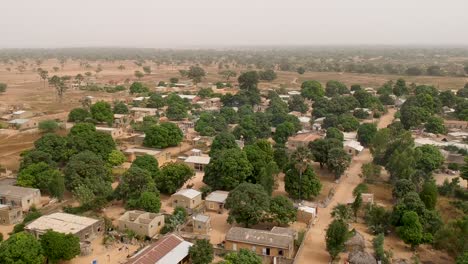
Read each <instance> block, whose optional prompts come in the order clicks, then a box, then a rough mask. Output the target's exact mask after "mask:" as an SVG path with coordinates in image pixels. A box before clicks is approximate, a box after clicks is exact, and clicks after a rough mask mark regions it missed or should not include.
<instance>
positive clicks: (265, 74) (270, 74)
mask: <svg viewBox="0 0 468 264" xmlns="http://www.w3.org/2000/svg"><path fill="white" fill-rule="evenodd" d="M258 75H259V77H260V80H263V81H268V82H271V81H273V80H274V79H276V77H277V75H276V72H275V71H273V70H271V69H270V70H266V71H260V72H258Z"/></svg>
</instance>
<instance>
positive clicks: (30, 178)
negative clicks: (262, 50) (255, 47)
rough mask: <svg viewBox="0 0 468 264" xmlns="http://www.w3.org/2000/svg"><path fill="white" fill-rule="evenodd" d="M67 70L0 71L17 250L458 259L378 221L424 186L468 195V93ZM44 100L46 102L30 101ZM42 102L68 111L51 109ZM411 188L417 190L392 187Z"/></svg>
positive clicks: (173, 72)
mask: <svg viewBox="0 0 468 264" xmlns="http://www.w3.org/2000/svg"><path fill="white" fill-rule="evenodd" d="M32 63H33V62H31V64H32ZM53 63H54V62H53V61H47V62H44V63H43V65H42V66H41V67H40V69H39V70H35V71H31V72H25V73H22V74H16V75H14V76H13V77H9V79H8V80H4V78H6V76H7V75H9V74H8V73H6V72H2V71H1V70H0V82H7V81H8V88H7V90H6V92H5V93H4V94H2V93H0V125H1V126H0V128H1V129H0V145H3V146H0V151H1V152H0V157H1V159H0V169H1V172H0V233H1V235H2V238H3V240H4V241H8V239H9V237H11V236H13V237H14V236H16V234H17V233H18V234H23V233H25V234H30V235H32V236H33V237H34V238H35V239H40V238H41V236H43V235H44V234H47V233H48V232H50V230H52V231H55V232H57V233H61V234H72V235H73V236H74V237H77V238H78V241H79V251H78V252H76V254H74V255H73V257H71V258H60V259H59V260H61V261H63V262H62V263H76V264H78V263H204V262H196V260H195V259H194V258H196V257H198V258H200V256H199V255H198V256H197V252H195V249H198V250H200V252H203V250H204V249H205V248H204V247H208V248H210V249H211V252H212V253H211V255H213V257H212V260H210V262H206V263H211V262H212V263H243V262H235V261H240V260H239V259H242V256H240V255H242V254H246V256H244V257H247V256H248V255H249V254H251V253H253V256H254V258H258V259H259V261H260V263H275V264H282V263H284V264H293V263H294V264H302V263H329V261H330V259H331V260H332V261H338V262H336V263H354V264H358V263H413V262H410V261H411V259H412V258H414V256H415V251H414V250H413V249H414V246H419V248H418V252H419V253H418V257H419V258H420V259H421V261H425V260H431V261H433V262H432V263H452V262H453V260H454V255H451V254H452V252H453V251H449V252H450V253H447V252H446V251H442V250H441V249H440V248H439V249H434V248H433V245H434V244H430V243H423V242H422V241H420V242H414V241H411V242H408V240H405V238H404V234H403V233H402V231H401V233H400V231H398V233H397V231H394V230H401V229H403V227H405V225H404V223H403V222H404V221H403V220H401V221H400V222H399V223H398V224H396V228H392V227H391V226H392V225H395V224H390V223H387V222H388V220H387V222H386V223H385V224H384V223H383V222H385V221H384V220H382V219H380V220H378V221H381V222H379V224H376V225H381V226H385V227H379V228H380V229H379V230H380V231H378V232H377V231H375V232H374V231H372V230H375V228H374V227H370V226H371V224H370V222H372V221H374V220H369V219H370V218H371V216H370V215H371V213H370V212H373V210H380V208H382V209H381V210H383V212H384V214H387V215H385V216H383V218H390V216H389V215H390V212H391V211H392V207H393V206H394V205H395V204H397V205H398V204H399V203H402V201H403V200H404V199H406V198H407V196H411V195H412V193H415V192H416V193H417V192H425V190H426V182H430V181H429V180H428V178H429V177H433V179H434V181H435V183H436V184H437V186H438V187H436V188H441V186H445V187H447V186H448V187H447V188H449V187H450V188H452V189H451V190H452V192H457V190H460V191H461V190H463V189H465V191H466V187H467V185H466V178H465V176H463V177H459V176H460V171H461V168H462V167H463V166H468V165H467V164H466V163H467V159H466V155H467V152H468V142H467V140H468V121H466V113H464V112H465V111H466V108H464V107H465V106H466V98H467V96H466V94H468V92H466V90H467V89H468V87H467V86H465V88H462V87H460V88H459V89H457V90H454V91H450V90H446V91H443V92H440V93H439V92H438V91H437V90H436V89H435V88H434V87H433V86H430V85H431V84H427V85H425V84H419V83H418V84H414V86H412V85H413V84H412V85H410V84H406V83H404V80H402V79H398V80H397V81H396V82H395V81H389V82H385V83H382V84H381V85H380V86H376V87H361V85H358V84H354V83H353V84H352V85H351V84H350V83H349V82H346V83H347V84H348V86H347V85H345V84H344V83H342V82H339V81H333V80H330V81H327V82H319V81H313V80H310V79H305V77H302V76H300V75H298V76H296V77H294V78H292V79H293V81H292V82H291V81H289V85H287V86H285V85H281V87H280V85H277V84H276V83H274V82H272V81H273V80H274V79H276V78H277V77H276V73H275V72H274V71H270V72H269V71H265V72H262V71H259V72H258V73H257V71H254V70H249V71H247V70H243V71H239V74H238V76H237V74H236V72H235V71H234V70H232V71H231V73H227V72H224V75H222V76H215V74H213V73H210V74H208V73H205V70H204V69H202V68H201V67H199V66H179V67H178V68H174V67H168V68H167V69H164V70H161V72H163V71H164V72H165V74H167V73H168V74H167V75H166V78H161V76H160V75H158V74H151V68H149V69H148V68H146V70H145V67H143V70H142V71H143V72H141V71H140V70H139V69H141V68H140V67H139V66H137V65H132V64H131V62H128V61H127V62H117V63H115V62H113V63H106V62H102V66H101V63H98V64H96V65H97V66H95V74H94V75H93V74H84V72H82V68H83V67H84V69H88V68H86V67H88V66H81V65H82V64H83V63H82V62H78V61H69V62H66V63H64V64H65V66H64V67H63V69H62V70H59V71H58V72H57V73H55V72H54V73H52V72H47V71H46V70H44V69H45V67H46V65H53ZM78 64H80V66H78ZM124 64H125V67H124ZM83 65H84V64H83ZM110 65H112V67H113V68H112V69H111V66H110ZM89 67H91V66H89ZM100 67H102V68H101V69H100V70H98V69H99V68H100ZM119 67H120V68H121V69H118V68H119ZM146 67H149V66H146ZM67 68H68V69H67ZM134 68H135V69H136V70H135V71H134V76H132V71H133V69H134ZM41 71H42V72H41ZM153 71H154V72H157V71H158V70H157V69H156V67H155V66H153ZM226 71H227V70H226ZM88 72H89V71H88ZM122 72H125V74H122ZM278 72H279V71H278ZM41 73H42V75H45V76H46V77H45V78H42V76H41ZM72 75H73V77H70V76H72ZM89 75H92V76H89ZM120 75H122V76H123V75H125V77H121V76H120ZM269 75H272V77H270V76H269ZM278 75H279V73H278ZM9 76H11V75H9ZM55 77H56V78H57V79H56V80H54V78H55ZM169 77H170V78H169ZM236 77H238V78H236ZM287 77H288V78H289V77H290V76H289V75H287ZM280 78H285V77H284V76H281V77H280ZM298 78H300V81H299V79H298ZM22 85H23V86H24V85H27V89H24V88H23V90H22V91H23V93H22V94H21V93H20V94H14V92H12V93H11V94H9V93H10V91H13V90H14V89H15V88H17V87H20V86H22ZM389 87H390V88H389ZM111 88H112V89H113V90H112V92H106V89H107V90H109V89H111ZM389 89H390V91H389V92H388V90H389ZM34 90H40V93H43V96H44V97H43V98H41V99H39V100H38V99H34V98H32V97H31V99H29V97H28V94H29V93H31V91H34ZM434 90H435V91H434ZM460 91H462V92H460ZM463 92H464V93H465V95H464V96H463V95H461V94H462V93H463ZM429 94H430V95H431V96H432V97H433V98H437V100H439V98H440V100H439V101H441V103H440V104H439V105H437V106H434V105H435V103H434V105H431V106H429V108H431V111H432V112H431V113H430V114H427V113H426V112H424V113H419V112H418V111H419V110H418V111H417V110H414V109H415V108H416V107H418V109H419V108H424V107H426V105H427V104H426V103H427V102H428V101H430V100H433V99H432V97H431V99H430V100H429V99H427V98H426V99H421V98H422V97H423V96H422V95H429ZM419 95H421V96H419ZM443 95H446V97H450V98H448V99H446V100H444V99H445V98H446V97H443ZM2 97H3V98H2ZM20 98H27V99H25V102H21V101H20ZM45 98H47V99H45ZM457 98H459V99H457ZM418 100H419V101H418ZM421 100H422V101H424V102H422V103H421ZM434 101H435V99H434ZM43 102H47V103H48V104H50V105H54V106H53V107H51V108H50V110H48V111H41V110H40V109H41V107H43V105H42V104H43ZM430 102H432V101H430ZM436 108H440V111H439V110H436ZM408 109H409V110H408ZM428 115H430V116H428ZM462 115H465V116H464V117H460V116H462ZM439 116H440V117H439ZM458 117H460V118H458ZM381 131H385V133H384V132H382V133H380V132H381ZM379 133H380V134H379ZM392 144H394V145H395V147H394V149H398V150H394V149H393V150H389V149H390V147H389V146H391V145H392ZM405 144H407V145H408V146H409V147H408V150H407V149H404V148H401V146H403V145H405ZM405 146H406V145H405ZM409 149H411V150H409ZM390 151H395V152H393V154H386V153H390ZM412 151H414V152H412ZM418 151H419V152H418ZM434 151H436V152H437V153H434ZM407 152H408V153H410V154H408V153H407ZM418 153H422V154H418ZM388 155H390V156H388ZM399 155H401V157H400V156H399ZM404 155H408V156H404ZM418 155H419V156H418ZM426 155H427V156H426ZM393 156H395V157H397V158H400V159H399V160H398V159H397V158H392V157H393ZM410 157H411V158H412V159H414V160H413V161H412V162H413V163H411V162H410V161H408V163H407V164H406V163H405V162H406V161H407V160H410ZM427 157H429V158H427ZM383 160H385V161H383ZM417 166H420V167H418V170H417V171H413V170H415V167H417ZM409 170H411V172H409ZM419 171H423V172H424V173H421V175H420V176H418V177H419V178H416V177H417V176H415V175H416V174H418V172H419ZM405 173H407V174H408V175H407V177H406V178H405V177H403V176H401V175H406V174H405ZM431 175H433V176H431ZM399 177H401V178H399ZM398 184H401V185H403V184H405V187H404V188H406V189H408V190H407V191H405V192H406V193H399V192H398V191H395V190H393V189H394V186H399V185H398ZM451 184H452V185H451ZM56 186H61V187H57V188H56ZM408 186H409V187H408ZM434 186H435V185H434ZM430 187H432V186H430ZM427 188H428V189H429V187H427ZM395 189H397V188H396V187H395ZM406 189H405V190H406ZM392 190H393V192H392ZM401 192H403V191H401ZM436 192H437V191H436ZM409 193H410V194H409ZM454 195H455V194H454ZM442 196H443V195H442V194H440V191H439V198H438V199H439V202H440V201H441V200H442ZM417 197H418V199H419V196H417ZM447 197H449V195H447ZM453 197H454V196H450V198H445V196H444V198H443V199H444V202H445V204H444V205H441V204H439V203H438V204H437V206H436V205H435V204H433V205H432V208H430V207H429V205H427V204H426V203H425V200H424V203H422V202H421V203H422V204H423V207H424V204H426V206H427V208H424V209H421V210H427V211H424V212H428V211H431V212H435V210H436V209H439V210H441V211H443V210H446V209H447V208H448V207H450V208H451V210H454V211H457V210H458V209H457V208H456V207H454V206H452V203H449V200H450V201H455V200H456V199H458V198H453ZM421 200H423V198H421ZM434 203H435V202H434ZM440 203H441V202H440ZM397 205H395V208H396V207H397ZM405 206H407V207H409V205H405ZM442 206H446V207H442ZM376 208H377V209H376ZM408 210H409V209H408ZM414 210H416V209H414ZM418 210H419V209H418ZM395 211H397V210H396V209H393V212H395ZM409 211H411V212H413V210H409ZM457 212H458V211H457ZM401 214H402V215H404V216H406V213H405V212H402V213H401ZM434 214H435V213H434ZM441 214H442V213H441ZM458 215H459V213H454V214H453V215H451V216H447V215H444V214H442V220H443V221H449V220H448V219H450V218H451V217H455V216H458ZM462 215H463V213H462ZM416 217H418V215H416ZM419 217H420V218H421V222H423V221H425V219H424V220H423V216H422V214H421V215H419ZM402 218H404V217H402ZM434 218H435V217H434ZM432 220H433V219H432ZM442 220H440V222H442ZM375 221H377V220H375ZM427 221H431V220H427ZM433 221H434V222H437V221H439V220H433ZM333 223H336V224H337V226H338V225H339V224H341V223H345V224H346V225H345V226H346V235H343V236H342V237H341V238H336V239H337V240H342V242H340V243H339V244H340V245H338V246H337V247H336V249H333V250H330V249H332V248H333V247H332V246H331V245H330V243H331V242H329V241H328V239H327V238H328V237H329V236H331V235H329V234H328V231H327V230H331V229H332V227H331V225H332V224H333ZM447 223H448V222H447ZM423 225H424V224H423ZM426 227H427V226H424V228H426ZM348 230H349V231H348ZM390 230H392V231H390ZM336 232H338V231H336ZM422 232H423V231H422ZM424 232H425V233H428V232H429V233H430V232H432V234H431V236H435V237H436V236H437V233H436V232H437V230H433V231H429V230H426V229H424ZM381 233H382V234H385V245H383V243H384V242H383V240H382V242H381V244H380V247H381V248H379V246H376V242H375V237H378V235H379V234H381ZM382 239H383V238H382ZM403 240H404V241H403ZM420 240H421V239H420ZM203 241H205V242H203ZM206 241H208V242H209V245H210V246H207V245H206V244H204V243H206ZM405 242H407V243H406V244H405ZM4 243H6V242H4ZM408 244H409V246H408ZM0 245H1V244H0ZM379 249H380V250H381V251H382V252H380V251H379ZM384 249H385V251H384ZM391 251H393V255H391V254H387V253H388V252H391ZM194 252H195V253H194ZM332 252H333V253H332ZM199 254H203V253H199ZM236 254H237V255H236ZM208 255H209V254H208ZM236 258H237V260H235V259H236ZM0 259H1V258H0ZM384 259H386V261H390V259H391V260H392V261H393V262H385V261H384ZM222 261H232V262H222ZM244 263H247V262H244ZM249 263H250V262H249ZM252 263H256V262H252ZM423 263H426V262H423Z"/></svg>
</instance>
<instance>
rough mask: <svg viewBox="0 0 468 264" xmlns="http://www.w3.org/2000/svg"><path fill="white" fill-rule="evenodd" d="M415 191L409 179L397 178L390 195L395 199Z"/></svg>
mask: <svg viewBox="0 0 468 264" xmlns="http://www.w3.org/2000/svg"><path fill="white" fill-rule="evenodd" d="M414 191H416V186H415V185H414V183H413V182H412V181H411V180H409V179H399V180H397V182H396V183H395V186H394V187H393V191H392V195H393V197H394V198H395V199H402V198H403V197H405V196H406V195H407V194H408V193H410V192H414Z"/></svg>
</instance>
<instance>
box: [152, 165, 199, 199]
mask: <svg viewBox="0 0 468 264" xmlns="http://www.w3.org/2000/svg"><path fill="white" fill-rule="evenodd" d="M194 175H195V172H194V171H193V169H192V168H191V167H189V166H188V165H187V164H185V163H180V162H170V163H166V164H164V166H162V167H161V171H160V173H159V174H158V175H157V176H156V178H155V182H156V186H157V188H158V190H160V191H161V192H162V193H165V194H173V193H175V192H176V191H177V190H178V189H180V188H181V187H182V186H183V185H184V183H185V182H186V181H188V180H189V179H191V178H192V177H193V176H194Z"/></svg>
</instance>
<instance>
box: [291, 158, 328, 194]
mask: <svg viewBox="0 0 468 264" xmlns="http://www.w3.org/2000/svg"><path fill="white" fill-rule="evenodd" d="M301 178H302V179H301ZM284 181H285V183H284V184H285V190H286V192H288V194H289V196H290V197H292V198H294V199H310V198H311V197H312V196H317V195H318V194H319V193H320V190H321V189H322V184H321V183H320V180H319V179H318V178H317V176H316V175H315V172H314V170H313V168H312V167H311V166H310V165H307V167H306V169H305V170H304V171H303V173H302V177H301V175H300V173H299V170H298V168H296V166H295V164H294V163H290V164H289V165H288V166H287V167H286V168H285V176H284Z"/></svg>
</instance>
